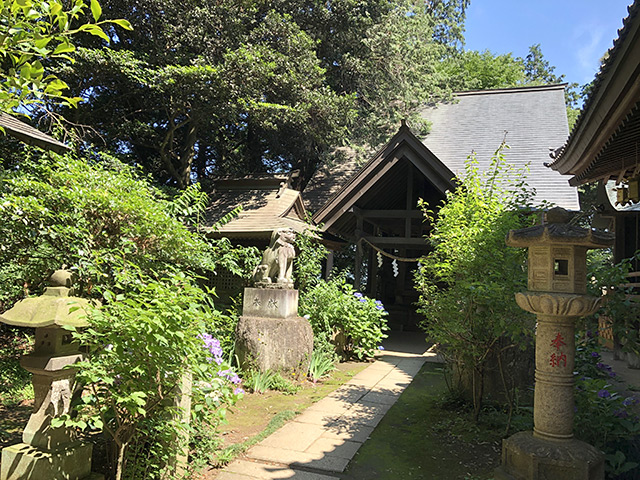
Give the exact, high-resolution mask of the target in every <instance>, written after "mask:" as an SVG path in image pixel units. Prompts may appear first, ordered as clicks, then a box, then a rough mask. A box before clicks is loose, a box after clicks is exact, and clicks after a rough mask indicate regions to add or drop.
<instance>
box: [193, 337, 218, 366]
mask: <svg viewBox="0 0 640 480" xmlns="http://www.w3.org/2000/svg"><path fill="white" fill-rule="evenodd" d="M198 337H199V338H201V339H202V341H203V342H204V346H205V348H206V349H207V350H209V352H211V355H213V358H211V357H207V360H208V361H210V362H211V361H212V360H213V361H215V362H216V363H217V364H218V365H222V355H223V354H224V353H223V351H222V347H221V346H220V340H218V339H217V338H213V336H212V335H210V334H208V333H201V334H200V335H198Z"/></svg>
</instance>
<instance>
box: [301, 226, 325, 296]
mask: <svg viewBox="0 0 640 480" xmlns="http://www.w3.org/2000/svg"><path fill="white" fill-rule="evenodd" d="M296 249H297V251H298V253H297V255H296V258H295V259H294V276H295V281H296V286H297V288H298V290H299V291H300V295H302V296H304V295H305V294H306V293H307V292H308V291H309V290H311V289H312V288H313V287H315V286H316V285H317V284H318V282H319V281H320V278H321V275H322V261H323V260H324V259H326V258H327V255H328V253H329V251H328V250H327V248H326V247H325V246H324V245H322V244H321V243H320V242H319V241H318V239H317V238H314V237H313V235H312V234H311V233H310V232H309V231H308V230H305V231H304V232H302V233H298V234H297V235H296Z"/></svg>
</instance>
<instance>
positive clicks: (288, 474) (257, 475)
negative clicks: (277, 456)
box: [216, 460, 337, 480]
mask: <svg viewBox="0 0 640 480" xmlns="http://www.w3.org/2000/svg"><path fill="white" fill-rule="evenodd" d="M250 478H251V479H260V480H271V479H273V480H276V479H278V480H279V479H285V478H295V479H297V480H333V479H335V478H337V477H333V476H329V475H323V474H320V473H313V472H305V471H301V470H293V469H291V468H289V467H288V466H283V465H265V464H262V463H255V462H248V461H245V460H236V461H234V462H232V463H230V464H229V465H227V467H226V468H225V470H224V471H223V472H220V473H219V474H218V475H217V476H216V479H217V480H247V479H250Z"/></svg>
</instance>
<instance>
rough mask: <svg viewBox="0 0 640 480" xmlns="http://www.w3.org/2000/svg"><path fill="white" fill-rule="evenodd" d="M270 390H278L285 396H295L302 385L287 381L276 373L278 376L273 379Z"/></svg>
mask: <svg viewBox="0 0 640 480" xmlns="http://www.w3.org/2000/svg"><path fill="white" fill-rule="evenodd" d="M269 388H271V389H272V390H276V391H278V392H282V393H284V394H285V395H294V394H295V393H297V392H298V391H299V390H300V389H301V388H302V387H301V386H300V385H296V384H295V383H293V382H291V381H289V380H287V379H286V378H284V377H283V376H282V375H281V374H280V373H278V372H276V374H275V375H274V376H273V378H272V379H271V386H270V387H269Z"/></svg>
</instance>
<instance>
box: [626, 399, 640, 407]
mask: <svg viewBox="0 0 640 480" xmlns="http://www.w3.org/2000/svg"><path fill="white" fill-rule="evenodd" d="M639 402H640V400H638V399H637V398H635V397H627V398H625V399H624V400H623V401H622V405H624V406H625V407H628V406H629V405H637V404H638V403H639Z"/></svg>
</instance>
